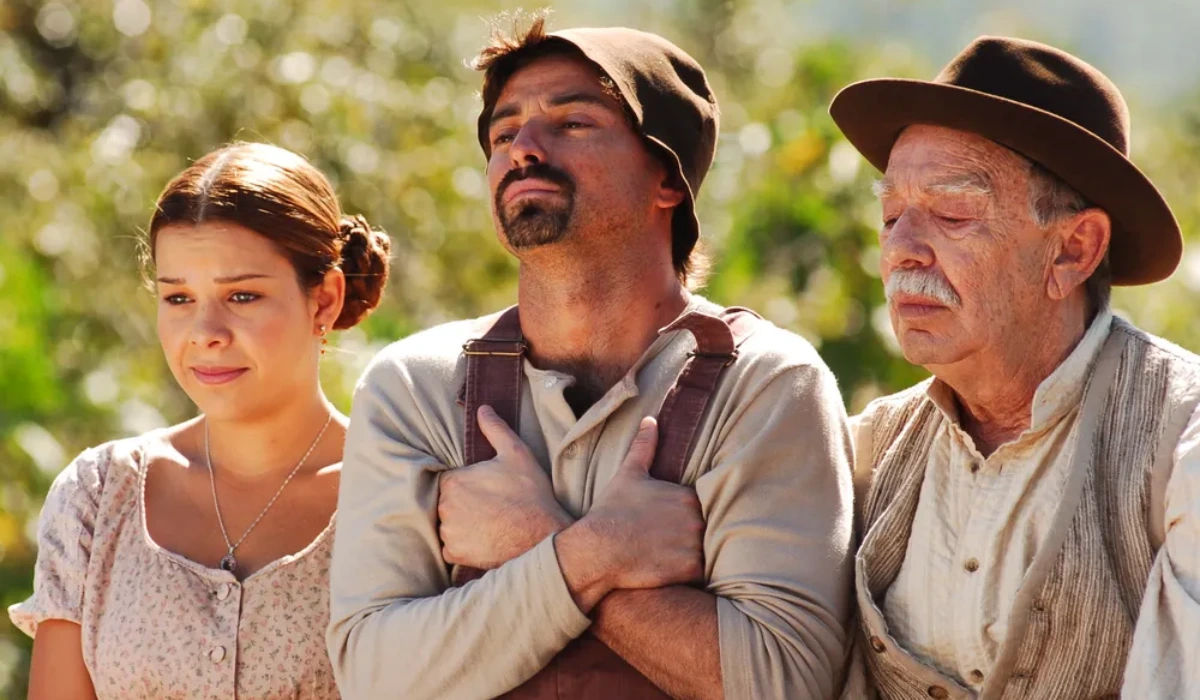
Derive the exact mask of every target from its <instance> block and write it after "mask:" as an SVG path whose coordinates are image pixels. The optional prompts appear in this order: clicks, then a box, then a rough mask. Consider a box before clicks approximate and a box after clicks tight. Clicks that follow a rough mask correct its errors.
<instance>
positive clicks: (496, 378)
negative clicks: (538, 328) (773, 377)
mask: <svg viewBox="0 0 1200 700" xmlns="http://www.w3.org/2000/svg"><path fill="white" fill-rule="evenodd" d="M759 320H760V317H759V316H758V314H756V313H754V312H753V311H750V310H749V309H743V308H739V307H731V308H729V309H726V310H725V311H724V313H722V315H721V316H719V317H718V316H712V315H710V314H705V313H700V312H692V313H690V314H687V315H685V316H682V317H680V318H679V319H677V320H676V321H675V322H674V323H672V324H671V325H670V326H667V327H666V328H665V329H663V332H664V333H666V332H670V331H675V330H687V331H689V332H690V333H691V334H692V336H693V337H694V338H695V339H696V349H695V350H694V351H693V352H692V353H691V355H690V356H689V358H688V361H687V363H686V364H685V365H684V366H683V370H681V371H680V373H679V377H678V378H677V379H676V380H675V385H674V386H672V387H671V389H670V391H668V392H667V396H666V398H665V399H663V404H662V407H661V408H660V409H659V412H658V449H657V451H656V452H655V455H654V463H653V464H652V465H651V468H650V475H651V476H653V477H654V478H656V479H660V480H662V481H670V482H671V483H679V480H680V479H681V478H682V477H683V471H684V468H685V467H686V466H687V460H688V457H689V456H690V455H691V452H692V448H693V447H694V445H695V442H696V431H697V430H698V429H699V427H700V421H701V419H702V418H703V417H704V411H705V409H706V408H707V407H708V402H709V399H710V398H711V397H712V395H713V392H714V391H715V390H716V387H717V383H718V382H719V381H720V378H721V374H722V372H723V371H724V369H725V368H726V367H728V366H729V365H730V364H732V363H733V361H734V360H735V359H736V358H737V348H738V346H740V345H741V344H742V342H744V341H745V340H746V338H748V337H750V335H751V334H752V333H754V331H755V329H756V328H757V327H758V322H759ZM527 350H528V346H527V345H526V344H525V341H524V338H523V336H522V335H521V323H520V317H519V316H518V314H517V307H515V306H514V307H512V308H510V309H508V310H507V311H504V312H503V313H502V314H501V315H500V317H499V318H498V319H497V320H496V322H495V323H494V324H493V325H492V327H491V329H489V330H488V331H487V333H485V334H484V335H483V337H481V338H479V339H476V340H471V341H468V342H467V343H466V344H465V345H464V346H463V352H464V354H466V356H467V379H466V383H465V385H464V387H463V410H464V411H465V413H466V416H465V419H466V463H467V464H468V465H470V464H477V463H479V462H482V461H484V460H488V459H491V458H492V457H495V456H496V451H495V450H494V449H492V446H491V445H490V444H489V443H488V441H487V439H486V438H485V437H484V436H483V433H482V432H481V431H480V430H479V426H478V423H477V419H476V415H475V414H476V411H478V410H479V407H480V406H484V405H487V406H491V407H492V408H493V409H495V410H496V413H497V414H498V415H499V416H500V417H501V418H503V419H504V422H506V423H508V425H509V426H510V427H511V428H512V429H513V430H514V431H516V430H518V429H519V426H518V419H519V416H520V397H521V376H522V374H523V366H522V363H523V361H524V357H525V354H526V351H527ZM482 575H483V572H482V571H478V570H475V569H470V568H467V567H459V568H458V569H456V571H455V576H454V584H455V585H462V584H463V583H466V582H467V581H470V580H472V579H476V578H479V577H480V576H482Z"/></svg>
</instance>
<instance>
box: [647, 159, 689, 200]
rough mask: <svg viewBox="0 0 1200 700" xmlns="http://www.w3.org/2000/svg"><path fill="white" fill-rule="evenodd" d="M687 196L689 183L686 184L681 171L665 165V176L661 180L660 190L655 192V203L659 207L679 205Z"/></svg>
mask: <svg viewBox="0 0 1200 700" xmlns="http://www.w3.org/2000/svg"><path fill="white" fill-rule="evenodd" d="M687 196H688V192H687V185H685V184H684V182H683V178H682V177H681V176H680V175H679V173H677V172H675V169H674V168H667V167H663V177H662V180H660V181H659V184H658V192H657V193H655V203H656V204H658V206H659V208H661V209H672V208H674V207H677V206H679V205H680V204H682V203H683V200H685V199H687Z"/></svg>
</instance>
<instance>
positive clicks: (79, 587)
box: [8, 450, 104, 637]
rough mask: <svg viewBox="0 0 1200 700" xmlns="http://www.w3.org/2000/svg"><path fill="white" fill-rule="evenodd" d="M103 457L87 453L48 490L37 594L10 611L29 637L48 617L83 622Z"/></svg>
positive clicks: (35, 580)
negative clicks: (84, 599) (84, 593)
mask: <svg viewBox="0 0 1200 700" xmlns="http://www.w3.org/2000/svg"><path fill="white" fill-rule="evenodd" d="M103 457H104V453H103V452H102V451H101V450H86V451H84V452H83V453H82V454H80V455H79V456H78V457H76V458H75V460H74V461H73V462H71V464H70V465H68V466H67V468H66V469H64V470H63V471H62V472H61V473H60V474H59V475H58V477H57V478H56V479H55V480H54V483H53V484H52V485H51V486H50V490H49V491H48V492H47V493H46V501H45V503H44V504H43V505H42V513H41V515H40V516H39V518H38V555H37V564H36V565H35V567H34V570H33V595H31V596H30V597H29V598H28V599H27V600H25V601H23V602H20V603H17V604H15V605H13V606H11V607H9V609H8V615H9V618H10V619H11V620H12V622H13V624H14V625H16V626H17V627H18V628H19V629H20V630H21V631H22V632H24V633H25V634H28V635H29V636H31V637H32V636H34V635H36V634H37V627H38V625H39V624H40V623H42V622H43V621H45V620H66V621H68V622H74V623H76V624H81V623H82V619H83V592H84V583H85V580H86V577H87V570H88V562H89V560H90V558H91V550H92V534H93V532H95V528H96V513H97V511H98V510H99V503H100V492H101V489H102V486H103V479H102V474H103V469H102V461H103Z"/></svg>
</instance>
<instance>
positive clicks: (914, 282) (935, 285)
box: [883, 270, 962, 309]
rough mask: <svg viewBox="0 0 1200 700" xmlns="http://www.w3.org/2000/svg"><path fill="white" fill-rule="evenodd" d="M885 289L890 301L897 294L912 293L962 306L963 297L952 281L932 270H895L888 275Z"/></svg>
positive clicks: (943, 302)
mask: <svg viewBox="0 0 1200 700" xmlns="http://www.w3.org/2000/svg"><path fill="white" fill-rule="evenodd" d="M883 291H884V293H885V294H886V295H887V299H888V301H891V300H892V297H894V296H895V295H897V294H912V295H914V296H922V297H928V298H930V299H934V300H936V301H938V302H940V303H942V304H945V305H946V306H948V307H950V308H954V309H957V308H959V307H960V306H962V297H960V296H958V292H956V291H954V287H951V286H950V282H948V281H947V280H946V278H945V277H942V276H941V275H940V274H938V273H936V272H933V271H931V270H895V271H893V272H892V274H891V275H889V276H888V280H887V284H885V285H884V288H883Z"/></svg>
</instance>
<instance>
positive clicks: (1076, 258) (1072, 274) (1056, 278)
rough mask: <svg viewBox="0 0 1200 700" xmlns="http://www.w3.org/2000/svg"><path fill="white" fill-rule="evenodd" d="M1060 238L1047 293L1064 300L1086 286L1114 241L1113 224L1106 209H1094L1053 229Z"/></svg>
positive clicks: (1048, 280) (1049, 275)
mask: <svg viewBox="0 0 1200 700" xmlns="http://www.w3.org/2000/svg"><path fill="white" fill-rule="evenodd" d="M1050 235H1053V236H1058V237H1059V241H1058V254H1057V255H1056V256H1055V258H1054V260H1053V261H1051V263H1050V269H1049V271H1048V274H1047V276H1046V277H1047V279H1046V293H1047V294H1049V296H1050V298H1051V299H1055V300H1061V299H1065V298H1066V297H1067V296H1069V295H1070V294H1071V292H1073V291H1075V290H1076V289H1078V288H1079V287H1081V286H1083V284H1084V282H1086V281H1087V279H1088V278H1089V277H1091V276H1092V273H1093V272H1095V271H1096V268H1097V267H1099V266H1100V263H1101V262H1103V261H1104V256H1105V254H1106V253H1107V252H1108V244H1109V241H1110V240H1111V238H1112V220H1111V219H1110V218H1109V216H1108V212H1106V211H1104V210H1103V209H1097V208H1094V207H1093V208H1091V209H1084V210H1083V211H1081V212H1079V213H1078V214H1075V215H1074V216H1072V217H1070V218H1068V219H1065V220H1064V221H1062V222H1060V223H1059V224H1057V225H1055V226H1052V227H1051V234H1050Z"/></svg>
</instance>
